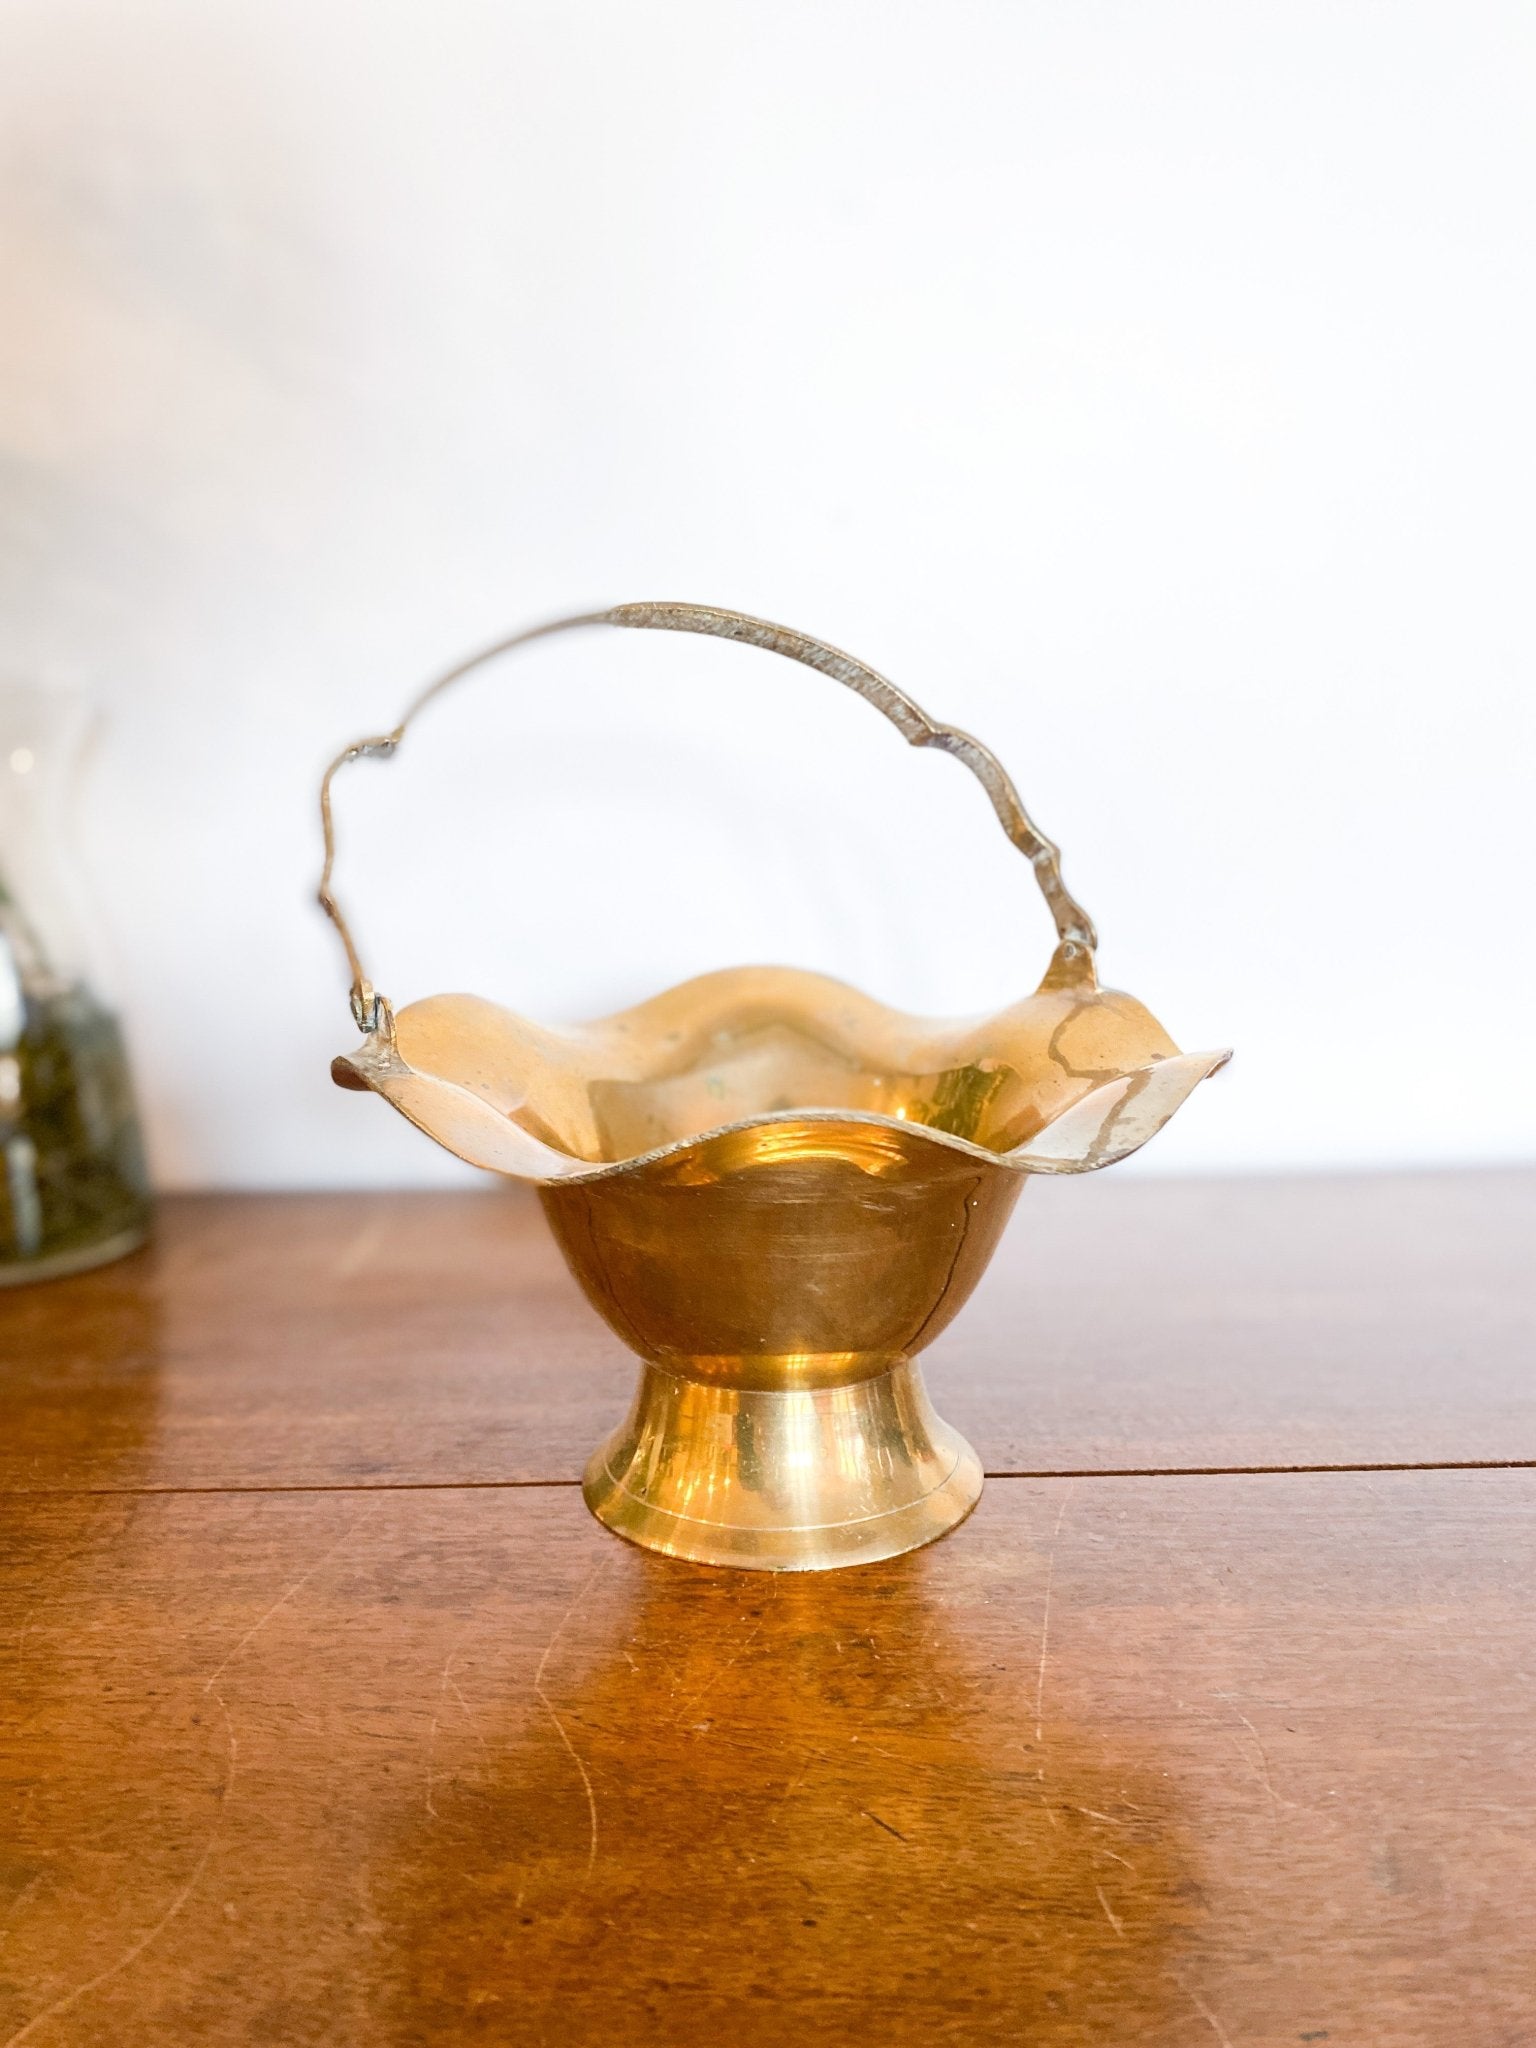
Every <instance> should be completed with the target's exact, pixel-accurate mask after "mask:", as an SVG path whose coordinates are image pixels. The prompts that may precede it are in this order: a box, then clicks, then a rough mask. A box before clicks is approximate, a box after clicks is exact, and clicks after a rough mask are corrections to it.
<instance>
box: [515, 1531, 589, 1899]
mask: <svg viewBox="0 0 1536 2048" xmlns="http://www.w3.org/2000/svg"><path fill="white" fill-rule="evenodd" d="M607 1569H608V1559H607V1558H606V1557H604V1558H602V1559H601V1560H600V1561H599V1562H598V1564H597V1565H596V1566H595V1567H594V1569H593V1570H592V1572H591V1573H590V1574H589V1575H588V1577H587V1579H586V1581H585V1582H584V1584H583V1585H582V1586H581V1587H580V1589H579V1590H578V1592H577V1594H576V1597H575V1599H574V1600H573V1601H572V1602H571V1604H570V1606H569V1607H567V1609H566V1610H565V1612H564V1614H562V1615H561V1617H560V1619H559V1620H558V1621H557V1622H556V1623H555V1628H554V1633H553V1634H552V1635H551V1636H550V1639H549V1641H548V1642H547V1643H546V1644H545V1645H544V1653H543V1655H542V1656H541V1657H540V1658H539V1661H538V1666H537V1668H536V1669H535V1671H534V1674H533V1692H534V1697H535V1698H536V1699H537V1700H538V1702H539V1704H540V1705H541V1706H542V1707H543V1709H544V1711H545V1713H546V1714H548V1716H549V1718H550V1720H551V1721H552V1722H553V1723H554V1729H555V1733H556V1734H557V1735H558V1736H559V1738H560V1740H561V1742H562V1743H563V1744H564V1745H565V1750H566V1754H567V1755H568V1756H569V1757H570V1759H571V1762H572V1763H573V1764H574V1765H575V1766H576V1769H577V1772H578V1774H579V1775H580V1778H581V1789H582V1791H583V1792H584V1793H585V1794H586V1797H587V1820H588V1824H589V1825H588V1839H587V1880H588V1881H590V1879H591V1876H592V1873H593V1871H594V1870H595V1869H596V1868H597V1842H598V1827H597V1796H596V1794H595V1793H594V1792H593V1790H592V1774H591V1773H590V1771H588V1769H587V1767H586V1764H585V1763H584V1762H583V1761H582V1758H581V1755H580V1753H579V1752H578V1750H577V1748H576V1745H575V1743H574V1742H572V1740H571V1738H570V1736H569V1735H568V1734H567V1733H566V1727H565V1723H564V1722H563V1721H562V1720H561V1718H560V1716H559V1715H558V1714H557V1713H556V1712H555V1705H554V1701H553V1700H551V1698H550V1696H549V1694H548V1693H547V1692H546V1691H545V1690H544V1673H545V1671H546V1670H547V1669H548V1666H549V1659H550V1655H551V1653H552V1652H553V1650H554V1647H555V1645H556V1643H558V1642H559V1640H560V1637H561V1635H562V1634H563V1632H564V1630H565V1628H566V1627H567V1625H568V1624H569V1623H570V1621H571V1620H572V1619H573V1618H574V1617H575V1615H576V1614H577V1612H578V1611H579V1609H580V1608H581V1606H582V1604H583V1602H584V1601H585V1600H586V1598H587V1595H588V1594H589V1593H590V1592H591V1591H592V1588H593V1587H594V1586H595V1585H596V1584H597V1582H598V1580H599V1579H600V1578H601V1577H602V1575H603V1573H604V1572H605V1571H606V1570H607Z"/></svg>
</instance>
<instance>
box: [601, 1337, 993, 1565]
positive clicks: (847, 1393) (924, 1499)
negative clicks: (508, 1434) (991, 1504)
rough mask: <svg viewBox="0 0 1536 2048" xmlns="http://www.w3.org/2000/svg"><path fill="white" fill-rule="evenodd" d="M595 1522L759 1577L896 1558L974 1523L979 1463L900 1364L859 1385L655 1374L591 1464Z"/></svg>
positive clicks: (647, 1373) (646, 1375)
mask: <svg viewBox="0 0 1536 2048" xmlns="http://www.w3.org/2000/svg"><path fill="white" fill-rule="evenodd" d="M583 1490H584V1492H585V1495H586V1501H587V1505H588V1507H589V1508H591V1510H592V1512H593V1514H594V1515H596V1516H597V1518H598V1520H599V1521H600V1522H603V1523H606V1525H607V1526H608V1527H609V1528H610V1529H612V1530H614V1531H616V1532H617V1534H619V1535H620V1536H625V1537H627V1538H628V1539H629V1540H630V1542H632V1543H639V1544H642V1545H644V1546H645V1548H646V1549H648V1550H660V1551H665V1552H666V1553H667V1554H668V1555H669V1556H672V1557H686V1558H691V1559H692V1560H693V1561H694V1562H695V1563H698V1564H720V1565H737V1566H742V1567H745V1568H746V1569H748V1570H753V1571H779V1572H807V1571H829V1570H833V1569H835V1568H837V1567H839V1566H843V1565H854V1564H870V1563H873V1562H874V1560H875V1559H877V1558H882V1557H896V1556H899V1555H900V1553H901V1552H902V1551H904V1550H915V1549H916V1548H917V1547H918V1545H919V1544H923V1543H931V1542H932V1541H933V1540H934V1538H935V1537H936V1536H942V1535H943V1534H944V1533H945V1531H946V1530H948V1529H953V1528H954V1526H955V1525H956V1523H957V1522H962V1521H964V1519H965V1517H966V1516H967V1515H968V1514H969V1513H970V1511H971V1509H972V1508H973V1507H974V1506H975V1505H976V1502H977V1500H978V1499H979V1498H980V1495H981V1463H980V1461H979V1459H978V1458H977V1456H976V1453H975V1452H974V1451H973V1450H972V1449H971V1447H970V1445H969V1444H968V1443H967V1442H966V1441H965V1439H964V1437H962V1436H960V1435H959V1434H958V1433H957V1432H956V1431H955V1430H952V1429H951V1428H950V1427H949V1426H948V1424H947V1423H943V1422H941V1421H940V1420H939V1418H938V1417H937V1416H936V1415H935V1414H934V1412H933V1409H932V1407H931V1406H930V1404H929V1401H928V1395H927V1391H926V1389H925V1388H924V1386H923V1377H922V1374H921V1372H920V1371H919V1369H918V1368H917V1366H915V1365H914V1364H912V1363H911V1362H910V1360H907V1359H898V1360H895V1361H893V1362H892V1363H891V1364H890V1365H889V1366H888V1367H886V1368H885V1369H883V1370H880V1371H877V1372H876V1373H875V1374H874V1375H873V1376H872V1377H870V1378H867V1379H860V1380H855V1381H853V1382H852V1383H851V1384H843V1385H837V1386H830V1387H816V1388H798V1389H789V1390H780V1389H776V1388H775V1389H764V1388H758V1387H738V1386H727V1385H721V1384H718V1383H716V1382H712V1381H710V1380H708V1379H704V1378H700V1379H688V1378H684V1377H682V1376H681V1375H679V1374H676V1373H671V1372H665V1371H663V1370H661V1368H659V1367H657V1366H649V1365H648V1366H646V1367H645V1369H644V1371H643V1374H642V1376H641V1381H640V1387H639V1391H638V1393H637V1394H636V1396H635V1403H634V1406H633V1408H632V1409H631V1410H630V1413H629V1416H628V1419H627V1420H626V1421H625V1423H624V1425H623V1427H622V1428H621V1429H619V1430H617V1431H615V1433H614V1435H613V1436H611V1437H610V1438H609V1440H608V1442H607V1443H606V1444H604V1445H603V1446H602V1448H601V1449H600V1450H599V1451H598V1452H597V1453H596V1454H595V1455H594V1457H593V1459H592V1461H591V1463H590V1464H589V1465H588V1467H587V1472H586V1480H585V1484H584V1489H583Z"/></svg>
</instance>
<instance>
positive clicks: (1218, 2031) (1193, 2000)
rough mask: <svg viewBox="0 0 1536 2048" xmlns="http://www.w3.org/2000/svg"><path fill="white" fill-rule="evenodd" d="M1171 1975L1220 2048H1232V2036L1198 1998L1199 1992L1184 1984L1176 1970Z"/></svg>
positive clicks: (1190, 1985) (1202, 2000) (1203, 2001)
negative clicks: (1219, 2044)
mask: <svg viewBox="0 0 1536 2048" xmlns="http://www.w3.org/2000/svg"><path fill="white" fill-rule="evenodd" d="M1172 1975H1173V1981H1174V1983H1175V1984H1177V1985H1178V1987H1179V1989H1180V1990H1181V1991H1182V1992H1183V1994H1184V1996H1185V1997H1186V1998H1187V1999H1188V2000H1189V2002H1190V2004H1191V2005H1192V2006H1193V2007H1194V2008H1195V2011H1196V2012H1197V2013H1199V2015H1200V2017H1201V2019H1203V2020H1204V2021H1205V2024H1206V2025H1207V2026H1208V2027H1209V2028H1210V2030H1211V2032H1212V2033H1213V2034H1214V2035H1215V2036H1216V2038H1217V2040H1218V2041H1219V2042H1220V2043H1221V2048H1232V2036H1231V2035H1230V2034H1229V2033H1228V2032H1227V2030H1226V2028H1225V2027H1224V2026H1223V2025H1222V2024H1221V2021H1220V2020H1219V2019H1217V2017H1216V2015H1215V2013H1213V2012H1212V2011H1211V2008H1210V2007H1209V2006H1208V2005H1207V2004H1206V2002H1205V2000H1204V1999H1203V1998H1202V1997H1201V1996H1200V1994H1199V1992H1198V1991H1196V1989H1195V1988H1194V1986H1193V1985H1192V1984H1186V1983H1185V1981H1184V1979H1183V1978H1182V1977H1181V1976H1180V1975H1179V1973H1178V1971H1177V1970H1175V1971H1173V1972H1172Z"/></svg>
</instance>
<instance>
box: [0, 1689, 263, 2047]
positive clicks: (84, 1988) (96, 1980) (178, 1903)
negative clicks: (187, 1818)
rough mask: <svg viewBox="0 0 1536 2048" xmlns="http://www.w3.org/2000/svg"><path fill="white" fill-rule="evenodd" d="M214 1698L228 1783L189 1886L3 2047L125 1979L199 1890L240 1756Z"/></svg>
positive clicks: (219, 1696) (16, 2044) (223, 1709)
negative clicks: (119, 1950) (135, 1936)
mask: <svg viewBox="0 0 1536 2048" xmlns="http://www.w3.org/2000/svg"><path fill="white" fill-rule="evenodd" d="M203 1689H204V1691H205V1692H206V1691H207V1689H208V1688H207V1687H206V1686H205V1687H204V1688H203ZM214 1698H215V1699H216V1700H217V1701H218V1703H219V1711H220V1713H221V1714H222V1715H223V1716H224V1732H225V1742H226V1747H225V1763H224V1782H223V1784H222V1785H221V1786H220V1787H219V1807H218V1812H217V1813H216V1814H215V1815H214V1820H213V1826H212V1827H211V1828H210V1829H209V1830H208V1839H207V1841H206V1842H204V1844H203V1846H202V1849H201V1851H200V1853H199V1855H198V1859H197V1861H196V1862H195V1863H194V1864H193V1866H192V1874H191V1876H190V1877H188V1879H187V1881H186V1883H185V1884H184V1885H183V1886H182V1888H181V1890H180V1891H179V1892H178V1893H177V1894H176V1896H175V1898H174V1899H172V1901H171V1903H170V1904H169V1905H168V1906H167V1907H166V1909H165V1911H164V1912H163V1913H162V1914H161V1915H160V1918H159V1919H158V1920H157V1921H156V1922H155V1924H154V1926H153V1927H151V1928H149V1929H148V1930H147V1932H145V1933H144V1934H141V1935H140V1936H139V1938H138V1940H137V1941H136V1942H133V1943H132V1944H131V1945H130V1946H129V1947H128V1948H126V1949H124V1951H123V1953H122V1954H121V1955H120V1956H118V1957H117V1958H116V1960H115V1961H114V1962H110V1963H108V1965H107V1967H106V1968H105V1969H104V1970H98V1971H97V1972H96V1974H95V1976H94V1977H87V1978H86V1980H85V1982H84V1983H83V1984H77V1985H76V1986H75V1988H74V1990H73V1991H66V1992H65V1993H64V1994H63V1996H62V1997H60V1998H56V1999H55V2000H54V2002H53V2004H52V2005H46V2006H44V2008H43V2010H42V2011H41V2012H39V2013H34V2014H33V2016H32V2018H31V2019H29V2020H28V2021H27V2022H26V2024H25V2025H24V2026H22V2027H20V2028H18V2029H17V2031H16V2032H15V2033H14V2034H12V2035H11V2036H10V2038H9V2039H8V2040H7V2041H6V2042H5V2043H4V2044H3V2048H21V2044H22V2042H23V2041H25V2040H26V2039H27V2038H28V2037H29V2035H32V2034H35V2033H36V2031H37V2029H38V2028H39V2027H42V2026H46V2025H47V2024H48V2022H49V2021H50V2020H56V2019H59V2018H60V2017H61V2016H62V2015H63V2014H64V2013H66V2012H69V2011H70V2010H71V2009H72V2008H73V2007H75V2006H77V2005H78V2004H79V2003H80V2001H81V1999H82V1998H88V1997H89V1996H90V1994H91V1993H92V1992H93V1991H97V1990H99V1989H100V1988H101V1986H102V1985H103V1984H106V1983H108V1982H110V1980H111V1979H112V1978H113V1977H118V1976H121V1975H122V1973H123V1971H124V1970H126V1969H128V1968H129V1967H130V1966H131V1965H132V1964H134V1963H136V1962H137V1961H138V1959H139V1957H140V1956H141V1955H143V1953H144V1951H145V1950H146V1949H147V1948H149V1947H151V1946H152V1945H153V1944H154V1943H155V1942H156V1941H158V1940H159V1938H160V1936H161V1935H162V1934H164V1932H165V1930H166V1928H167V1927H169V1926H170V1924H171V1922H172V1921H173V1920H174V1919H175V1918H176V1916H177V1914H178V1913H180V1912H181V1910H182V1908H183V1907H184V1906H185V1905H186V1903H187V1901H188V1900H189V1899H190V1898H191V1896H192V1894H193V1893H194V1892H195V1891H196V1890H197V1887H198V1884H199V1881H200V1880H201V1878H202V1875H203V1872H204V1871H205V1870H206V1869H207V1867H208V1859H209V1858H210V1857H211V1856H212V1854H213V1852H214V1850H215V1849H216V1848H217V1847H218V1845H219V1839H220V1837H221V1835H222V1834H223V1831H224V1816H225V1813H226V1812H227V1811H228V1807H229V1795H230V1792H231V1790H232V1788H233V1786H234V1782H235V1766H236V1762H237V1759H238V1757H239V1744H238V1743H237V1742H236V1741H235V1728H234V1723H233V1722H232V1721H231V1720H230V1718H229V1709H228V1707H227V1706H226V1705H225V1704H224V1698H223V1695H222V1694H221V1693H215V1694H214Z"/></svg>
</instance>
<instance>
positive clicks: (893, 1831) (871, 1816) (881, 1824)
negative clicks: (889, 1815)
mask: <svg viewBox="0 0 1536 2048" xmlns="http://www.w3.org/2000/svg"><path fill="white" fill-rule="evenodd" d="M859 1812H860V1813H861V1814H862V1815H863V1817H864V1818H865V1820H872V1821H873V1822H874V1824H875V1826H876V1827H877V1828H884V1829H885V1832H886V1833H887V1834H888V1835H894V1836H895V1837H896V1839H897V1841H898V1842H904V1841H905V1840H906V1839H907V1838H906V1836H905V1835H904V1834H903V1833H902V1832H901V1829H900V1828H893V1827H892V1826H891V1824H890V1822H889V1821H888V1820H882V1819H881V1818H880V1816H879V1814H878V1813H871V1812H870V1810H869V1808H868V1807H867V1806H861V1807H860V1808H859Z"/></svg>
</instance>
